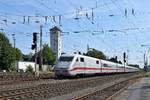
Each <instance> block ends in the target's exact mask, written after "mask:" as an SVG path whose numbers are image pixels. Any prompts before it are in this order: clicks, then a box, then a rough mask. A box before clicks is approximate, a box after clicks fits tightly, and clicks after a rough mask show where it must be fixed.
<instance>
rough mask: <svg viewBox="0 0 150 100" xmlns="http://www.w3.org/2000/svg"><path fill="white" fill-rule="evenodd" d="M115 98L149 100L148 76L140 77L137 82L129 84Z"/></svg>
mask: <svg viewBox="0 0 150 100" xmlns="http://www.w3.org/2000/svg"><path fill="white" fill-rule="evenodd" d="M115 100H150V77H147V78H142V79H141V80H140V81H139V82H136V83H135V84H133V85H131V86H130V87H129V88H128V89H127V90H125V91H124V92H122V93H121V95H119V96H118V97H116V98H115Z"/></svg>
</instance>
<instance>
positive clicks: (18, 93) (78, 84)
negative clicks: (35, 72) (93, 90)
mask: <svg viewBox="0 0 150 100" xmlns="http://www.w3.org/2000/svg"><path fill="white" fill-rule="evenodd" d="M131 75H133V76H134V74H123V75H112V76H103V77H93V78H85V79H73V80H70V81H66V82H62V83H59V82H58V83H52V84H40V85H38V86H32V87H27V88H21V89H12V90H7V91H0V100H7V99H9V100H14V99H18V100H20V99H25V100H40V99H45V98H51V97H56V96H61V95H64V94H68V93H71V92H74V91H79V90H82V89H85V88H87V87H95V86H97V85H101V84H105V83H107V82H109V81H110V80H111V81H115V80H118V79H121V78H122V79H126V78H128V77H129V76H131Z"/></svg>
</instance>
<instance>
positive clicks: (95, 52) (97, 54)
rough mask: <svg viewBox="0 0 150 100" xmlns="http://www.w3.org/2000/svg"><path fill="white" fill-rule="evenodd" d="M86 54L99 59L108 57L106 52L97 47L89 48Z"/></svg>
mask: <svg viewBox="0 0 150 100" xmlns="http://www.w3.org/2000/svg"><path fill="white" fill-rule="evenodd" d="M86 55H87V56H90V57H94V58H98V59H106V56H105V55H104V53H103V52H101V51H99V50H96V49H92V50H89V51H88V52H87V53H86Z"/></svg>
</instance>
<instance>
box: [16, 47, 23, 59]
mask: <svg viewBox="0 0 150 100" xmlns="http://www.w3.org/2000/svg"><path fill="white" fill-rule="evenodd" d="M15 58H16V60H17V61H19V60H22V59H23V58H22V53H21V50H20V49H18V48H15Z"/></svg>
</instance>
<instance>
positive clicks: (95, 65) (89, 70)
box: [54, 54, 139, 76]
mask: <svg viewBox="0 0 150 100" xmlns="http://www.w3.org/2000/svg"><path fill="white" fill-rule="evenodd" d="M54 71H55V75H56V76H77V75H90V74H103V73H126V72H136V71H139V69H138V68H135V67H131V66H124V65H123V64H118V63H113V62H110V61H106V60H101V59H96V58H93V57H88V56H84V55H79V54H72V55H68V54H63V55H62V56H61V57H60V58H59V60H58V61H57V63H56V65H55V67H54Z"/></svg>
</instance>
